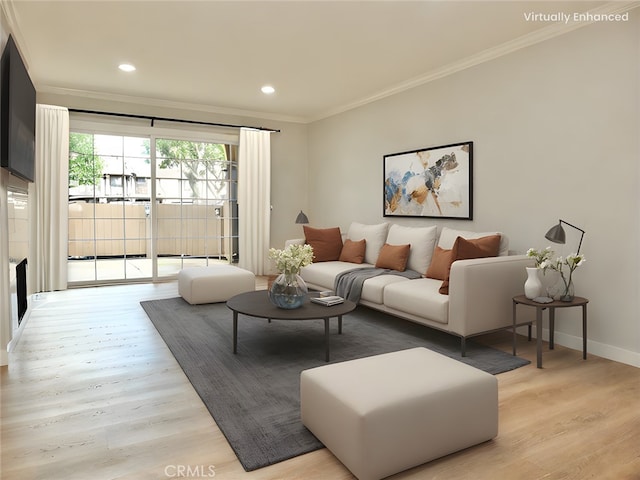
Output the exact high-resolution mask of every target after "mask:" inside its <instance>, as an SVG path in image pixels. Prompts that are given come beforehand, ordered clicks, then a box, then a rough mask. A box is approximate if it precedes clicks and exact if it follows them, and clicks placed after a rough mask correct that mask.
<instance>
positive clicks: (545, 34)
mask: <svg viewBox="0 0 640 480" xmlns="http://www.w3.org/2000/svg"><path fill="white" fill-rule="evenodd" d="M637 7H640V1H633V2H627V1H622V2H619V1H616V2H609V3H606V4H604V5H601V6H599V7H596V8H593V9H591V10H589V11H588V13H591V14H594V15H597V14H600V15H603V14H615V13H623V12H627V11H630V10H633V9H634V8H637ZM585 13H586V12H585ZM592 23H596V22H594V21H585V22H576V21H573V20H572V21H570V22H568V23H567V24H564V23H554V24H551V25H549V26H547V27H544V28H541V29H538V30H535V31H533V32H531V33H528V34H526V35H523V36H521V37H518V38H516V39H514V40H511V41H509V42H506V43H503V44H501V45H498V46H496V47H492V48H489V49H487V50H484V51H482V52H479V53H477V54H474V55H471V56H469V57H467V58H464V59H462V60H460V61H457V62H452V63H450V64H448V65H445V66H443V67H441V68H438V69H435V70H432V71H431V72H427V73H425V74H423V75H420V76H418V77H415V78H412V79H410V80H407V81H406V82H402V83H400V84H397V85H395V86H393V87H391V88H389V89H387V90H383V91H380V92H378V93H376V94H374V95H371V96H369V97H366V98H363V99H361V100H358V101H356V102H353V103H349V104H346V105H343V106H341V107H337V108H334V109H330V110H327V111H325V112H324V113H323V114H321V115H319V116H316V117H314V118H309V119H308V122H309V123H312V122H315V121H318V120H322V119H325V118H328V117H332V116H334V115H338V114H340V113H344V112H347V111H349V110H353V109H354V108H358V107H361V106H364V105H367V104H369V103H372V102H375V101H378V100H382V99H383V98H387V97H390V96H392V95H396V94H398V93H401V92H404V91H406V90H410V89H412V88H415V87H418V86H420V85H424V84H427V83H429V82H433V81H434V80H438V79H440V78H443V77H447V76H449V75H452V74H454V73H457V72H460V71H462V70H466V69H467V68H471V67H474V66H476V65H480V64H482V63H485V62H488V61H490V60H494V59H496V58H499V57H502V56H504V55H508V54H510V53H513V52H516V51H518V50H521V49H523V48H526V47H529V46H531V45H535V44H537V43H541V42H544V41H546V40H550V39H552V38H555V37H557V36H560V35H564V34H566V33H569V32H572V31H574V30H577V29H578V28H582V27H586V26H588V25H591V24H592Z"/></svg>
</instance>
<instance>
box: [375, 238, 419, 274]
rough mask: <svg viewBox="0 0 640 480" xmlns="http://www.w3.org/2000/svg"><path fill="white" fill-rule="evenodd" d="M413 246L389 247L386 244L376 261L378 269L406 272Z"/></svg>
mask: <svg viewBox="0 0 640 480" xmlns="http://www.w3.org/2000/svg"><path fill="white" fill-rule="evenodd" d="M410 250H411V245H389V244H388V243H385V244H384V245H383V246H382V248H381V249H380V254H379V255H378V259H377V260H376V268H390V269H391V270H398V271H399V272H404V271H405V270H406V268H407V260H408V259H409V251H410Z"/></svg>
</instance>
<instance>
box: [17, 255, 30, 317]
mask: <svg viewBox="0 0 640 480" xmlns="http://www.w3.org/2000/svg"><path fill="white" fill-rule="evenodd" d="M16 294H17V298H18V325H20V322H21V321H22V317H24V314H25V313H26V311H27V308H28V307H29V304H28V302H27V259H26V258H25V259H24V260H22V261H21V262H20V263H19V264H18V265H16Z"/></svg>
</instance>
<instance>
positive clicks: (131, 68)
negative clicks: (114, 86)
mask: <svg viewBox="0 0 640 480" xmlns="http://www.w3.org/2000/svg"><path fill="white" fill-rule="evenodd" d="M118 68H119V69H120V70H122V71H123V72H133V71H135V69H136V67H134V66H133V65H131V64H130V63H122V64H120V65H118Z"/></svg>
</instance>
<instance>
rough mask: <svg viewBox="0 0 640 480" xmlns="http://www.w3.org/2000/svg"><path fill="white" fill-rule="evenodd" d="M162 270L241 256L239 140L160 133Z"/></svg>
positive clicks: (157, 228) (157, 209)
mask: <svg viewBox="0 0 640 480" xmlns="http://www.w3.org/2000/svg"><path fill="white" fill-rule="evenodd" d="M155 145H156V160H155V165H156V168H155V172H156V177H155V204H154V215H155V232H156V235H155V238H156V239H157V242H156V249H157V257H158V276H159V277H166V276H171V275H175V274H176V273H177V272H178V271H179V270H180V269H181V268H183V267H185V266H189V265H209V264H211V263H216V262H225V263H229V262H233V261H235V259H236V257H237V220H238V219H237V207H236V191H237V175H236V172H237V160H236V152H237V148H236V147H235V146H230V145H224V144H214V143H204V142H200V143H196V142H191V141H184V140H174V139H166V138H164V139H157V140H156V144H155Z"/></svg>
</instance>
